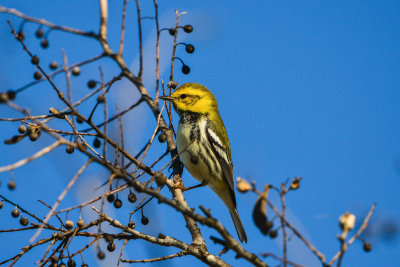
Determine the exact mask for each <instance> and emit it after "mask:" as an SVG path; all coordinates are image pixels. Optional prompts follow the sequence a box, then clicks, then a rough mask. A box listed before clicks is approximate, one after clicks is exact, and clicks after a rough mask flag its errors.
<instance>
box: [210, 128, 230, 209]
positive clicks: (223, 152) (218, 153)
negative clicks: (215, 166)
mask: <svg viewBox="0 0 400 267" xmlns="http://www.w3.org/2000/svg"><path fill="white" fill-rule="evenodd" d="M220 130H221V129H220ZM223 130H225V129H223ZM217 132H218V131H216V130H215V126H214V125H212V124H211V125H210V127H207V128H206V135H207V139H208V142H209V143H210V146H211V149H212V151H213V152H214V155H215V157H216V158H217V160H218V163H219V165H220V166H221V170H222V176H223V179H224V180H225V182H226V183H227V184H228V185H229V192H230V194H231V198H232V201H233V204H234V206H235V207H236V197H235V188H234V178H233V164H232V160H231V155H230V150H227V146H224V145H223V141H222V140H221V138H220V137H219V136H218V134H217ZM228 142H229V141H228Z"/></svg>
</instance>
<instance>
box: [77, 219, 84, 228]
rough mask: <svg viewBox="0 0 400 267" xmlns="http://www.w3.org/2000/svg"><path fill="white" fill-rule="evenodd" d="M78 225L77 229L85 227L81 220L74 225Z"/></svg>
mask: <svg viewBox="0 0 400 267" xmlns="http://www.w3.org/2000/svg"><path fill="white" fill-rule="evenodd" d="M76 224H77V225H78V227H80V228H82V227H83V226H85V222H84V221H83V220H82V219H79V220H78V222H77V223H76Z"/></svg>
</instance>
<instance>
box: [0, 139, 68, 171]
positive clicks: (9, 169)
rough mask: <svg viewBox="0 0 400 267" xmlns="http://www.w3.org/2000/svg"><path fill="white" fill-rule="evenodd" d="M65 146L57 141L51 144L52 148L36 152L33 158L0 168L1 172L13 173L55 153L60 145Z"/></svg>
mask: <svg viewBox="0 0 400 267" xmlns="http://www.w3.org/2000/svg"><path fill="white" fill-rule="evenodd" d="M62 144H64V141H63V140H57V141H56V142H54V143H53V144H51V145H50V146H47V147H45V148H43V149H42V150H39V151H38V152H36V153H35V154H33V155H32V156H30V157H28V158H25V159H21V160H19V161H17V162H15V163H14V164H10V165H7V166H4V167H0V172H5V171H11V170H14V169H16V168H19V167H21V166H23V165H25V164H27V163H29V162H31V161H33V160H35V159H38V158H40V157H42V156H44V155H46V154H47V153H49V152H51V151H53V150H54V149H55V148H56V147H58V146H59V145H62Z"/></svg>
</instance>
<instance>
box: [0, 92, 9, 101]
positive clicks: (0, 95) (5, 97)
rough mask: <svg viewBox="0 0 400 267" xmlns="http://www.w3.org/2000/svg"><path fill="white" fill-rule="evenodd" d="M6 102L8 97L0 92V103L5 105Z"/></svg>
mask: <svg viewBox="0 0 400 267" xmlns="http://www.w3.org/2000/svg"><path fill="white" fill-rule="evenodd" d="M7 100H8V95H7V93H3V92H1V93H0V103H5V102H7Z"/></svg>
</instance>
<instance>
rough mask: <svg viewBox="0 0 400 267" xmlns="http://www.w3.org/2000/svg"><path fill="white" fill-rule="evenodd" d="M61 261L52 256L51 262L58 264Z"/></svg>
mask: <svg viewBox="0 0 400 267" xmlns="http://www.w3.org/2000/svg"><path fill="white" fill-rule="evenodd" d="M59 260H60V259H59V258H58V257H57V256H56V255H53V256H51V262H53V263H57V262H58V261H59Z"/></svg>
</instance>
